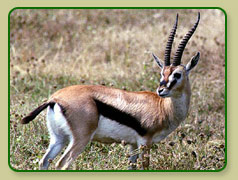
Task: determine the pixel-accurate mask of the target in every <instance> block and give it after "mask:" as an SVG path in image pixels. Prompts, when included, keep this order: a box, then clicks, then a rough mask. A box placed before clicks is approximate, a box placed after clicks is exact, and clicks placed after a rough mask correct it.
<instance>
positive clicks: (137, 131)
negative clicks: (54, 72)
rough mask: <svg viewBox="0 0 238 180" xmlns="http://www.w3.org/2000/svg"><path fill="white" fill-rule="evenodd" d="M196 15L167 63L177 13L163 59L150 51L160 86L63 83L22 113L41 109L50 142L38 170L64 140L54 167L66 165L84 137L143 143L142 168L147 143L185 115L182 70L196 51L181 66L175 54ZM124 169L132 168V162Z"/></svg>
mask: <svg viewBox="0 0 238 180" xmlns="http://www.w3.org/2000/svg"><path fill="white" fill-rule="evenodd" d="M199 19H200V14H198V20H197V22H196V23H195V24H194V26H193V28H192V29H191V30H190V31H189V32H188V33H187V34H186V35H185V36H184V38H183V40H182V41H181V43H180V44H179V47H178V50H177V52H176V54H175V57H174V59H173V63H172V64H170V54H171V48H172V43H173V39H174V36H175V33H176V28H177V22H178V15H177V17H176V22H175V24H174V27H173V29H172V31H171V33H170V36H169V39H168V42H167V46H166V50H165V59H164V63H162V61H161V60H160V59H159V58H158V57H157V56H155V55H154V54H153V57H154V59H155V61H156V62H157V63H158V65H159V67H160V68H161V69H162V71H161V78H160V86H159V87H158V89H157V91H156V92H155V93H153V92H146V91H141V92H129V91H125V90H121V89H116V88H112V87H106V86H96V85H95V86H94V85H75V86H69V87H66V88H63V89H61V90H59V91H57V92H56V93H54V94H53V95H52V96H51V97H50V98H49V100H48V101H47V102H45V103H44V104H42V105H40V106H39V107H38V108H36V109H35V110H34V111H32V112H31V113H30V114H29V115H28V116H26V117H25V118H23V119H22V123H23V124H26V123H29V122H30V121H31V120H33V119H34V118H35V117H36V116H37V115H38V114H39V113H40V112H41V111H42V110H44V109H45V108H47V126H48V129H49V134H50V145H49V148H48V150H47V152H46V154H45V155H44V157H43V158H42V160H41V161H40V169H47V168H48V166H49V164H50V162H51V160H53V159H54V158H55V157H56V156H57V155H58V154H59V152H60V151H61V150H62V149H63V147H65V146H66V144H67V143H68V146H67V149H66V150H65V152H64V154H63V155H62V156H61V158H60V159H59V161H58V162H57V164H56V168H57V169H68V168H69V166H70V164H71V162H72V161H73V160H74V159H75V158H77V156H78V155H79V154H80V153H81V152H82V151H83V150H84V148H85V146H86V145H87V144H88V143H89V142H90V141H99V142H102V143H113V142H118V143H120V142H121V141H125V142H126V143H128V144H130V145H131V150H132V151H133V150H135V149H137V148H138V147H140V146H143V147H144V148H143V152H142V153H141V154H140V158H141V159H142V160H143V163H142V164H143V167H142V169H146V168H148V165H149V156H148V154H149V148H150V146H151V145H152V144H153V143H157V142H159V141H161V140H162V139H164V138H165V137H166V136H168V135H169V134H170V133H171V132H173V131H174V130H175V129H176V127H178V126H179V124H180V123H181V122H182V121H183V120H184V119H185V118H186V116H187V113H188V109H189V102H190V96H191V89H190V83H189V78H188V75H189V72H190V70H191V69H192V68H193V67H195V66H196V64H197V62H198V60H199V57H200V54H199V53H197V54H196V55H195V56H194V57H192V59H191V60H190V61H189V63H188V64H187V65H186V66H184V65H181V58H182V53H183V50H184V49H185V46H186V44H187V42H188V41H189V39H190V37H191V36H192V34H193V33H194V31H195V30H196V28H197V25H198V23H199ZM145 154H147V156H145ZM137 158H138V154H135V155H132V156H131V157H130V161H131V162H132V163H135V162H136V160H137ZM130 168H131V169H135V166H131V167H130Z"/></svg>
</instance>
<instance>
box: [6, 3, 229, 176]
mask: <svg viewBox="0 0 238 180" xmlns="http://www.w3.org/2000/svg"><path fill="white" fill-rule="evenodd" d="M16 9H218V10H221V11H222V12H223V13H224V15H225V164H224V166H223V167H222V168H221V169H217V170H18V169H14V168H13V167H12V166H11V163H10V15H11V13H12V12H13V11H14V10H16ZM8 166H9V168H10V169H11V170H13V171H15V172H220V171H222V170H224V169H225V168H226V166H227V14H226V11H225V10H224V9H222V8H220V7H15V8H13V9H11V10H10V11H9V13H8Z"/></svg>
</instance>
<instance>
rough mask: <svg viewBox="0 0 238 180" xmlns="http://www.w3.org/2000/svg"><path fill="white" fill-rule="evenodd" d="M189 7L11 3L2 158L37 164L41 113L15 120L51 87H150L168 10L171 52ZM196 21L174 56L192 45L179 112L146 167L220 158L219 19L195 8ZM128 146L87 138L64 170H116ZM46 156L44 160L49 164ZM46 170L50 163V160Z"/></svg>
mask: <svg viewBox="0 0 238 180" xmlns="http://www.w3.org/2000/svg"><path fill="white" fill-rule="evenodd" d="M197 11H198V10H169V9H166V10H159V9H158V10H133V9H131V10H124V9H118V10H111V9H108V10H15V11H13V12H12V13H11V16H10V164H11V166H12V167H13V168H15V169H19V170H32V169H38V161H39V160H40V159H41V158H42V156H43V155H44V153H45V151H46V149H47V146H48V143H49V137H48V132H47V129H46V121H45V112H43V113H41V114H40V115H39V116H38V117H37V119H36V120H35V121H33V122H32V123H30V124H28V125H21V124H20V123H19V121H20V119H21V118H22V117H23V116H24V115H26V114H27V113H29V112H30V111H31V110H32V109H33V108H35V107H37V106H38V105H39V104H41V103H42V102H43V101H44V100H46V99H47V98H48V97H49V95H50V94H52V93H53V92H55V91H56V90H58V89H60V88H62V87H65V86H69V85H73V84H103V85H106V86H114V87H117V88H123V89H126V90H133V91H140V90H148V91H155V89H156V88H157V87H158V81H159V68H157V66H156V63H155V62H153V60H152V57H151V52H154V53H156V54H157V55H158V56H159V57H161V58H163V52H164V49H165V45H166V41H167V38H168V33H169V31H170V28H172V25H173V22H174V20H175V16H176V13H177V12H178V13H179V14H180V17H179V25H178V30H177V35H176V39H175V42H174V46H173V52H172V54H173V53H174V51H175V49H176V47H177V46H178V43H179V42H180V39H181V38H182V37H183V35H184V34H185V33H186V32H187V31H188V30H189V29H190V28H191V26H192V25H193V24H194V22H195V21H196V18H197ZM199 11H200V12H201V21H200V24H199V27H198V28H197V31H196V32H195V34H194V36H193V37H192V39H191V40H190V42H189V43H188V45H187V48H186V50H185V52H184V55H183V60H182V61H183V63H186V62H188V60H189V59H190V58H191V56H193V55H194V54H195V53H196V52H197V51H200V52H201V60H200V62H199V64H198V66H197V67H196V68H195V69H194V70H193V72H192V73H191V75H190V80H191V84H192V85H191V86H192V98H191V106H190V112H189V115H188V118H187V119H186V120H185V121H184V122H183V123H182V124H181V126H179V128H178V129H177V130H176V131H174V132H173V133H172V134H171V135H170V136H168V137H167V138H166V139H165V140H163V141H162V142H160V143H158V144H155V145H153V147H152V149H151V164H150V167H149V169H151V170H152V169H153V170H161V169H162V170H167V169H168V170H175V169H176V170H178V169H179V170H191V169H192V170H215V169H220V168H222V167H223V166H224V164H225V17H224V14H223V13H222V12H221V11H220V10H199ZM128 154H129V147H128V146H123V145H122V144H111V145H104V144H100V143H96V142H93V143H91V144H90V145H88V146H87V148H86V150H85V151H84V152H83V153H82V154H81V155H80V156H79V157H78V159H77V160H76V161H75V162H74V163H73V165H72V169H90V170H91V169H110V170H111V169H122V170H126V169H127V166H128V160H127V156H128ZM55 162H56V160H55V161H54V162H53V164H54V163H55ZM50 169H54V166H53V165H52V166H51V167H50Z"/></svg>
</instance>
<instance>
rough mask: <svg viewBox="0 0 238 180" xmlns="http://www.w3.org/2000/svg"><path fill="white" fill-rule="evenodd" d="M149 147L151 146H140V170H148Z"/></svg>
mask: <svg viewBox="0 0 238 180" xmlns="http://www.w3.org/2000/svg"><path fill="white" fill-rule="evenodd" d="M150 147H151V146H148V145H146V146H144V145H141V146H140V148H141V150H142V153H141V154H140V159H141V162H142V167H141V170H148V168H149V165H150Z"/></svg>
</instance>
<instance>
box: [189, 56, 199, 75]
mask: <svg viewBox="0 0 238 180" xmlns="http://www.w3.org/2000/svg"><path fill="white" fill-rule="evenodd" d="M199 58H200V53H199V52H197V54H196V55H195V56H193V57H192V58H191V60H190V61H189V62H188V64H187V65H186V73H187V74H189V72H190V70H191V69H193V68H194V67H195V66H196V65H197V63H198V60H199Z"/></svg>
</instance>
